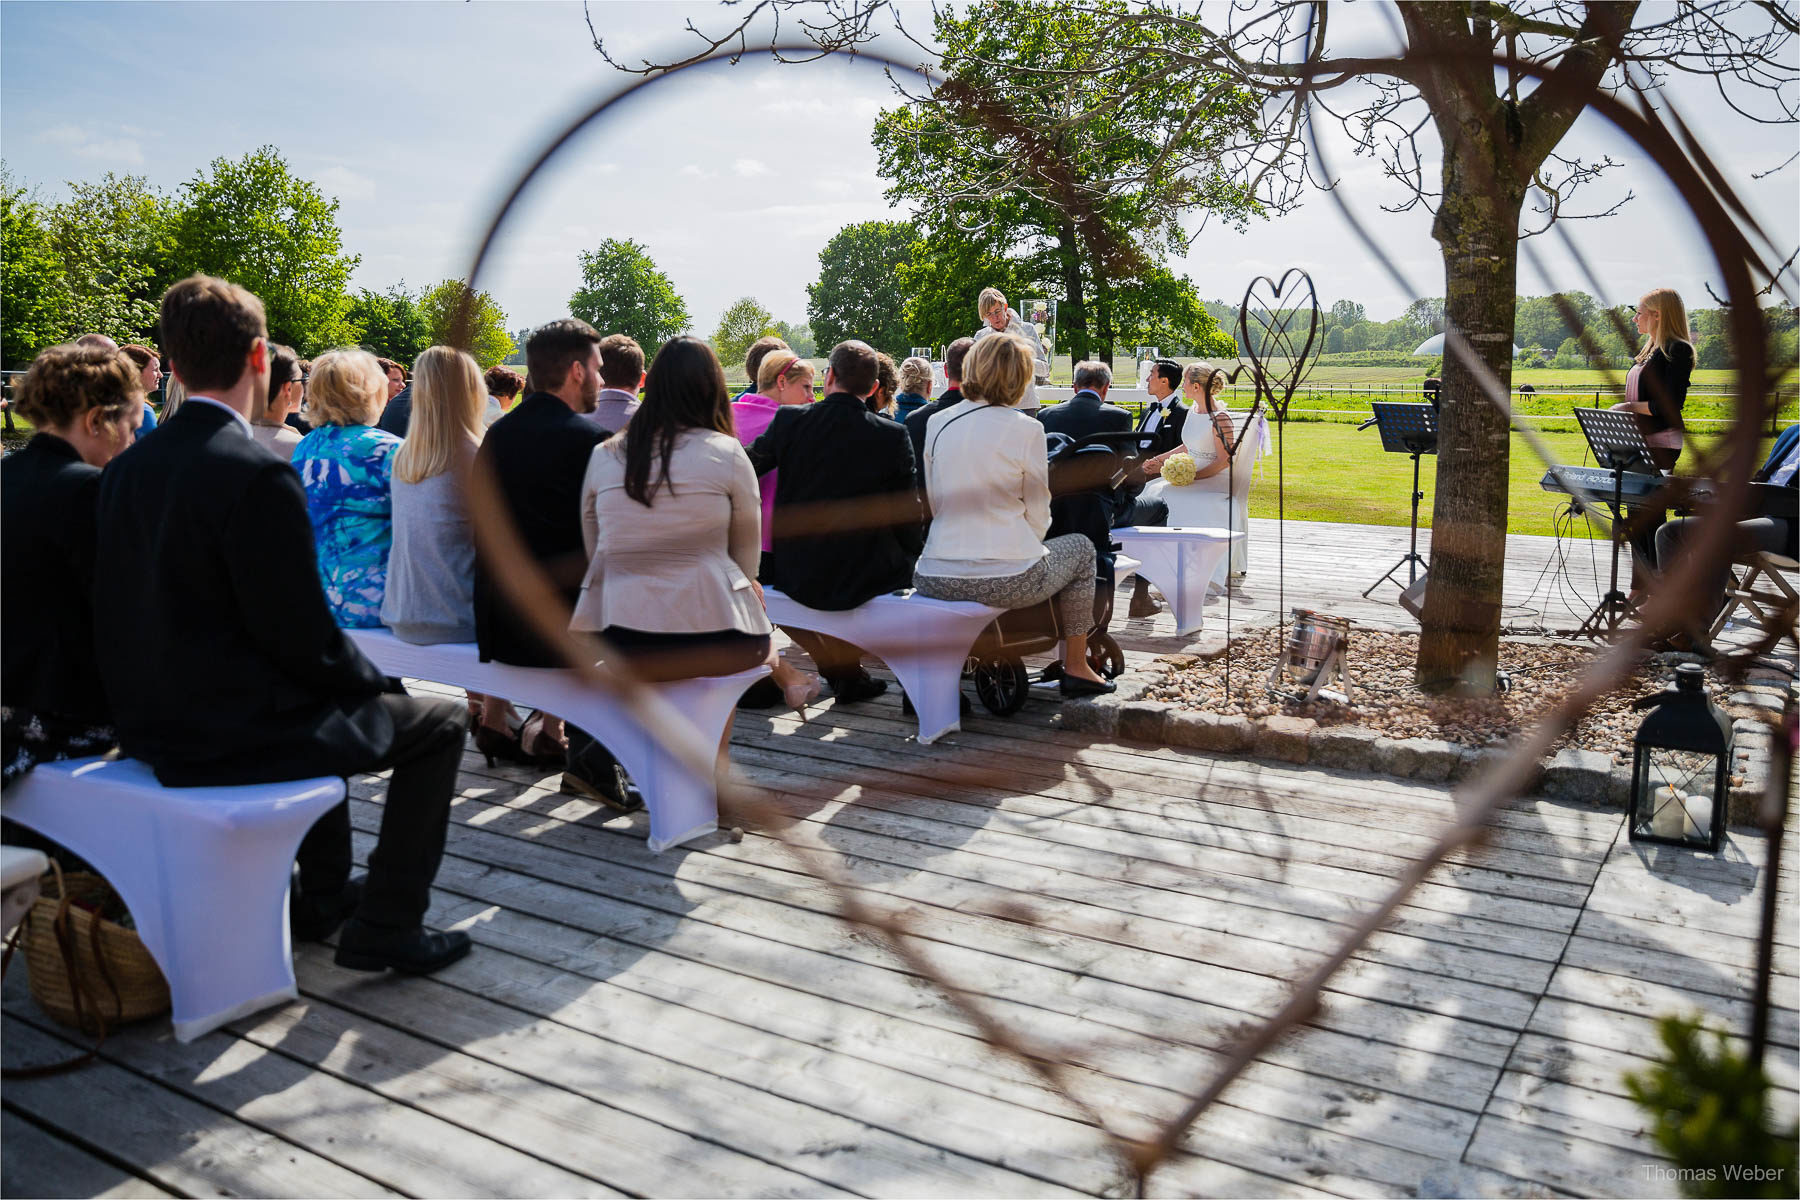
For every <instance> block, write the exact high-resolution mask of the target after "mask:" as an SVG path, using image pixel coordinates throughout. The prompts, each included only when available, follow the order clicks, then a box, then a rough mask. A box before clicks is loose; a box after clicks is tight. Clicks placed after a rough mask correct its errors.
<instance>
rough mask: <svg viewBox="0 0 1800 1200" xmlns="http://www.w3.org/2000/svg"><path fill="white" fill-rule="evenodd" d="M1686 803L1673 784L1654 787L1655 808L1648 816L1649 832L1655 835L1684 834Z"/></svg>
mask: <svg viewBox="0 0 1800 1200" xmlns="http://www.w3.org/2000/svg"><path fill="white" fill-rule="evenodd" d="M1686 823H1687V805H1686V802H1685V799H1684V797H1683V796H1682V795H1681V793H1680V792H1677V791H1676V790H1675V787H1674V785H1673V784H1665V785H1664V786H1662V787H1659V788H1657V789H1656V802H1655V810H1654V812H1653V813H1652V814H1651V817H1650V832H1651V833H1653V834H1655V835H1656V836H1657V837H1662V838H1678V837H1682V836H1684V835H1685V833H1686V830H1685V829H1684V828H1683V827H1684V826H1685V825H1686Z"/></svg>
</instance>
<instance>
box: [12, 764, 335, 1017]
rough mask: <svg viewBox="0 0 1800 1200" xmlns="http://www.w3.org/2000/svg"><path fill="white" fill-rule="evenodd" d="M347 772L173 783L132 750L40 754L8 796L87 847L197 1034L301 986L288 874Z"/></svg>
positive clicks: (51, 832) (85, 854)
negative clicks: (56, 757) (281, 779)
mask: <svg viewBox="0 0 1800 1200" xmlns="http://www.w3.org/2000/svg"><path fill="white" fill-rule="evenodd" d="M343 799H344V781H343V780H342V779H336V778H329V779H303V780H299V781H297V782H293V783H264V784H256V785H253V786H249V787H208V788H167V787H164V786H163V785H162V784H160V783H158V782H157V781H156V776H155V775H154V774H153V773H152V772H151V770H150V768H149V766H148V765H146V764H144V763H141V762H138V761H136V760H134V759H129V758H126V759H105V758H81V759H74V760H72V761H69V762H58V763H44V764H43V765H41V766H38V767H36V768H34V769H33V770H32V771H31V772H30V773H29V774H27V775H26V776H25V777H24V778H23V779H21V780H20V781H19V782H18V783H15V784H13V785H12V786H11V787H9V788H7V790H6V793H5V795H4V797H0V811H4V813H5V814H6V816H7V818H8V819H9V820H13V821H17V822H19V824H21V825H24V826H27V827H28V828H31V829H34V830H36V831H37V832H39V833H41V834H43V835H44V836H45V837H47V838H51V839H53V840H55V841H57V842H60V843H61V844H62V845H64V846H67V847H68V848H69V849H70V850H72V851H74V852H75V853H76V854H79V855H80V856H81V857H82V858H85V859H86V860H87V861H89V862H90V863H92V864H94V868H95V870H97V871H99V872H100V874H101V875H103V876H105V877H106V881H107V882H108V883H110V884H112V886H113V889H114V890H115V891H117V892H118V893H119V897H120V898H121V899H122V900H124V901H125V906H126V907H127V908H129V909H130V910H131V916H132V919H133V920H134V921H135V922H136V924H137V933H138V936H139V937H140V938H142V939H143V940H144V948H145V949H147V950H149V951H150V954H151V957H153V958H155V959H156V964H157V965H158V966H159V967H161V968H162V972H163V975H164V977H165V978H167V979H168V981H169V998H170V1000H171V1001H172V1003H173V1007H174V1012H173V1019H174V1023H175V1036H176V1038H178V1039H179V1040H181V1041H184V1042H191V1041H193V1040H194V1039H195V1038H197V1037H200V1036H202V1035H203V1034H206V1033H210V1032H211V1031H213V1030H214V1029H217V1028H218V1027H219V1026H221V1025H223V1024H225V1023H226V1022H228V1021H235V1020H236V1019H237V1018H239V1017H242V1016H247V1015H249V1014H250V1013H253V1012H258V1011H260V1010H261V1009H264V1008H268V1007H269V1006H270V1005H273V1004H281V1003H283V1002H285V1001H288V1000H292V999H293V998H294V997H296V996H297V995H299V992H298V991H297V990H296V988H295V986H294V955H293V947H292V945H291V944H290V943H289V940H288V881H289V878H290V876H291V875H292V873H293V866H294V853H295V852H296V851H297V850H298V849H299V848H300V839H301V838H303V837H305V836H306V831H307V830H308V829H310V828H312V825H313V822H314V821H316V820H318V819H319V817H320V816H322V815H323V814H324V813H326V812H328V811H330V809H331V808H332V806H333V805H336V804H339V803H342V802H343Z"/></svg>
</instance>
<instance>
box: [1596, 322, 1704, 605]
mask: <svg viewBox="0 0 1800 1200" xmlns="http://www.w3.org/2000/svg"><path fill="white" fill-rule="evenodd" d="M1636 324H1637V331H1638V333H1640V334H1642V335H1643V338H1644V344H1643V346H1642V347H1641V348H1640V349H1639V350H1638V352H1637V359H1636V361H1635V362H1634V363H1633V364H1632V367H1631V373H1630V374H1628V375H1626V376H1625V402H1624V403H1623V404H1616V405H1614V406H1613V407H1614V408H1616V409H1621V410H1623V411H1626V412H1634V413H1636V414H1638V416H1639V417H1640V418H1642V420H1641V421H1640V422H1639V424H1640V425H1641V426H1642V428H1643V431H1644V440H1645V441H1646V442H1648V443H1650V458H1651V461H1652V462H1654V463H1655V464H1656V465H1657V467H1658V468H1659V469H1661V470H1664V471H1673V470H1674V469H1675V463H1676V461H1677V460H1678V459H1680V458H1681V450H1682V443H1683V441H1684V438H1685V434H1686V428H1687V427H1686V426H1685V425H1684V424H1683V423H1682V419H1681V410H1682V408H1684V407H1685V406H1686V405H1687V394H1688V382H1689V381H1690V380H1691V379H1692V378H1693V374H1694V347H1693V343H1692V341H1691V340H1690V338H1689V335H1688V319H1687V306H1686V305H1684V304H1682V302H1681V296H1680V295H1679V294H1677V293H1676V292H1675V290H1674V289H1673V288H1655V289H1653V290H1651V291H1649V292H1647V293H1645V295H1644V298H1643V299H1642V300H1639V301H1638V306H1637V321H1636ZM1631 514H1632V516H1631V521H1632V534H1631V590H1632V594H1633V598H1634V599H1635V598H1636V596H1637V594H1638V593H1641V592H1642V591H1643V590H1644V588H1645V587H1646V586H1648V584H1649V582H1650V581H1651V580H1652V579H1654V578H1655V575H1656V531H1657V529H1658V528H1660V527H1661V526H1662V523H1663V520H1664V517H1665V515H1666V514H1665V510H1662V509H1655V510H1646V509H1632V510H1631Z"/></svg>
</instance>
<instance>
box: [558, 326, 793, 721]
mask: <svg viewBox="0 0 1800 1200" xmlns="http://www.w3.org/2000/svg"><path fill="white" fill-rule="evenodd" d="M581 525H582V532H583V533H584V535H585V538H586V541H587V549H588V570H587V576H586V578H585V579H583V581H582V585H581V596H580V598H579V599H578V600H577V601H576V604H575V612H574V616H573V618H572V619H571V620H570V622H569V625H570V628H572V629H579V630H588V631H594V632H598V633H599V634H600V635H601V636H603V637H604V638H606V640H607V641H608V642H610V643H611V644H612V645H613V646H614V647H615V648H617V650H618V652H619V654H620V655H621V656H622V657H623V658H625V659H626V660H627V661H628V662H629V663H630V665H631V666H632V668H633V669H634V670H635V671H636V672H637V673H638V674H639V675H640V676H642V677H643V678H646V679H651V680H669V679H691V678H695V677H697V676H701V675H729V674H733V673H735V672H738V671H744V670H748V669H750V668H751V667H755V666H757V665H759V664H763V663H767V664H768V665H769V666H770V667H771V668H773V669H774V670H775V671H776V673H777V674H776V682H777V683H780V684H782V685H783V691H784V693H785V695H786V696H787V698H788V701H789V703H790V704H792V705H793V706H794V707H796V708H798V707H801V706H803V705H804V704H805V703H806V702H807V701H808V700H810V699H811V698H812V697H813V696H814V695H816V694H817V692H818V681H817V680H816V679H815V678H813V677H811V676H808V675H806V674H805V673H803V672H800V671H797V670H794V669H793V668H791V667H784V666H783V664H782V663H781V662H780V660H779V659H778V658H777V657H776V655H775V653H774V651H773V649H772V648H771V644H770V635H771V634H772V633H773V627H772V626H771V625H770V624H769V617H768V614H767V613H766V612H765V611H764V610H763V604H762V589H761V588H760V587H759V586H758V585H757V583H756V570H757V565H758V560H759V558H760V557H761V554H762V498H761V496H760V494H759V493H758V491H757V486H756V475H755V473H754V472H752V471H751V469H750V460H749V458H748V457H746V456H745V454H744V448H743V446H742V445H741V444H739V442H738V440H737V437H736V435H735V434H734V433H733V432H732V418H731V394H730V393H729V392H728V391H726V388H725V372H724V371H723V370H722V369H721V368H720V367H719V360H718V359H717V358H716V357H715V356H714V355H713V352H712V347H710V346H708V345H707V344H706V343H705V342H702V341H700V340H698V339H697V338H690V337H678V338H674V339H672V340H670V341H669V342H666V343H665V344H664V345H663V347H662V349H661V350H659V351H658V352H657V355H656V358H655V360H654V361H653V362H652V363H651V364H650V375H649V381H648V383H647V384H646V386H645V388H644V400H643V404H642V406H641V407H640V408H639V409H638V411H637V413H636V415H634V416H633V417H632V419H631V424H630V425H628V426H627V427H626V428H625V430H624V432H622V433H619V434H617V435H615V436H614V437H611V438H609V439H607V440H606V441H604V442H602V443H601V444H600V445H598V446H596V447H594V455H593V458H592V459H591V460H590V461H589V463H588V471H587V478H586V479H585V481H584V482H583V484H582V494H581Z"/></svg>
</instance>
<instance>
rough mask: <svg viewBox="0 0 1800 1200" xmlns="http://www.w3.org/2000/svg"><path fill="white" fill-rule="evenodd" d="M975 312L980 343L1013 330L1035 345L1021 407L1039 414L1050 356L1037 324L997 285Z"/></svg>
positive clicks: (984, 290)
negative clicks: (1022, 314) (1015, 307)
mask: <svg viewBox="0 0 1800 1200" xmlns="http://www.w3.org/2000/svg"><path fill="white" fill-rule="evenodd" d="M975 311H976V312H977V313H978V314H980V316H981V322H982V324H981V328H980V329H977V330H976V331H975V340H976V341H977V342H979V341H981V340H982V339H983V338H990V337H994V336H995V335H997V334H1002V333H1010V334H1012V335H1013V336H1014V337H1016V338H1021V339H1023V340H1024V342H1025V344H1026V345H1028V346H1030V347H1031V377H1032V378H1031V384H1030V385H1029V386H1028V387H1026V389H1025V399H1024V400H1023V401H1021V402H1020V404H1019V410H1020V411H1021V412H1031V413H1035V412H1036V411H1037V409H1038V394H1037V390H1038V387H1039V386H1040V385H1042V384H1046V383H1049V382H1050V357H1049V355H1048V354H1046V353H1045V351H1044V342H1043V339H1042V338H1040V337H1038V331H1037V326H1035V325H1033V324H1032V323H1031V322H1029V321H1027V320H1025V319H1023V318H1022V317H1020V316H1019V314H1018V313H1016V312H1014V311H1013V310H1012V307H1011V306H1010V305H1008V304H1007V302H1006V296H1005V295H1004V294H1003V293H1002V292H1001V291H1000V289H999V288H995V287H990V288H982V289H981V295H980V296H979V297H978V298H977V299H976V301H975ZM1178 370H1179V368H1178ZM1177 378H1179V376H1177Z"/></svg>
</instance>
